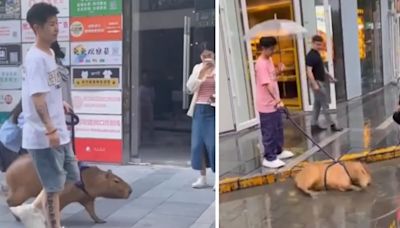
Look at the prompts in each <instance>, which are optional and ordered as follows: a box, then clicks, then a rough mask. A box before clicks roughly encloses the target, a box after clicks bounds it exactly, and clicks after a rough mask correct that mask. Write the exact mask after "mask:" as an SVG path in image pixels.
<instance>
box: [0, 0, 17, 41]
mask: <svg viewBox="0 0 400 228" xmlns="http://www.w3.org/2000/svg"><path fill="white" fill-rule="evenodd" d="M0 1H1V0H0ZM20 42H21V21H19V20H15V21H0V43H20Z"/></svg>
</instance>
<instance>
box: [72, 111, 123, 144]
mask: <svg viewBox="0 0 400 228" xmlns="http://www.w3.org/2000/svg"><path fill="white" fill-rule="evenodd" d="M75 131H76V134H75V135H76V137H77V138H91V139H122V116H121V115H86V114H85V115H83V114H82V115H79V124H78V125H77V126H75Z"/></svg>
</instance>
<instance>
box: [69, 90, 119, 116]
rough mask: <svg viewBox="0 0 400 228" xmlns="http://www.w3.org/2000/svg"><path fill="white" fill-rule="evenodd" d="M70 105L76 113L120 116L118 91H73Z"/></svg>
mask: <svg viewBox="0 0 400 228" xmlns="http://www.w3.org/2000/svg"><path fill="white" fill-rule="evenodd" d="M72 104H73V107H74V111H75V112H76V113H86V114H91V113H96V114H121V113H122V93H121V92H120V91H73V92H72Z"/></svg>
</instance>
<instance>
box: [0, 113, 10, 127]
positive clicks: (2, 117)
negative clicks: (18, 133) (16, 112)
mask: <svg viewBox="0 0 400 228" xmlns="http://www.w3.org/2000/svg"><path fill="white" fill-rule="evenodd" d="M9 116H10V113H9V112H0V126H1V125H2V124H3V123H4V122H5V121H6V120H7V119H8V117H9Z"/></svg>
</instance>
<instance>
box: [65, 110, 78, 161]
mask: <svg viewBox="0 0 400 228" xmlns="http://www.w3.org/2000/svg"><path fill="white" fill-rule="evenodd" d="M67 114H68V115H69V116H70V117H71V121H68V120H67V121H66V122H67V125H68V126H70V127H71V141H72V150H73V151H74V154H75V155H76V152H75V126H76V125H78V124H79V116H78V115H76V114H75V113H74V112H73V111H70V112H69V113H67Z"/></svg>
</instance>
